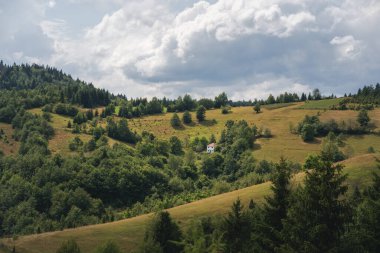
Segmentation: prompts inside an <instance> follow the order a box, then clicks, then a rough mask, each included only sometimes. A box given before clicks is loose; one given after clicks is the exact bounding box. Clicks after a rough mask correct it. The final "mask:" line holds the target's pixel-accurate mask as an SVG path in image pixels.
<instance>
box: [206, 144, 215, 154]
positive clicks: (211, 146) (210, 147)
mask: <svg viewBox="0 0 380 253" xmlns="http://www.w3.org/2000/svg"><path fill="white" fill-rule="evenodd" d="M215 146H216V144H215V143H210V144H208V145H207V153H208V154H211V153H214V151H215Z"/></svg>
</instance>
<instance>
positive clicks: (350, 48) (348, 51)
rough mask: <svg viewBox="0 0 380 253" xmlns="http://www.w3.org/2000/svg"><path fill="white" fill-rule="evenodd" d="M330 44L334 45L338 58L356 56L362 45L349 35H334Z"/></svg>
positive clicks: (352, 57)
mask: <svg viewBox="0 0 380 253" xmlns="http://www.w3.org/2000/svg"><path fill="white" fill-rule="evenodd" d="M330 44H331V45H334V46H336V48H337V51H338V53H339V59H340V60H344V59H354V58H356V57H358V56H359V55H360V52H361V47H362V46H361V44H362V42H361V41H359V40H355V38H354V37H353V36H351V35H349V36H344V37H339V36H336V37H334V38H333V39H332V40H331V41H330Z"/></svg>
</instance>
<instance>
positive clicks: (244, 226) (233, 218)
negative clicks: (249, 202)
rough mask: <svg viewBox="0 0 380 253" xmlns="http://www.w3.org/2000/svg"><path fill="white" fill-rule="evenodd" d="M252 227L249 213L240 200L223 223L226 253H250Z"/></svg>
mask: <svg viewBox="0 0 380 253" xmlns="http://www.w3.org/2000/svg"><path fill="white" fill-rule="evenodd" d="M250 226H251V224H250V220H249V216H248V213H247V212H245V211H244V210H243V205H242V203H241V201H240V199H237V200H236V201H235V202H234V203H233V204H232V208H231V211H230V212H229V213H228V215H227V217H226V218H225V220H224V222H223V229H224V231H225V234H224V242H225V244H226V252H229V253H235V252H236V253H239V252H250V247H249V244H250V240H249V239H250Z"/></svg>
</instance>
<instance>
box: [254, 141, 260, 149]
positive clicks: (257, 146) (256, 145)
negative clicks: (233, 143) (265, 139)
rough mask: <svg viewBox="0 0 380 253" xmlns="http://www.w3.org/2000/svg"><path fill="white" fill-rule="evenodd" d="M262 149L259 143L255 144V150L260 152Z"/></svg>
mask: <svg viewBox="0 0 380 253" xmlns="http://www.w3.org/2000/svg"><path fill="white" fill-rule="evenodd" d="M260 149H261V145H260V144H258V143H254V144H253V150H260Z"/></svg>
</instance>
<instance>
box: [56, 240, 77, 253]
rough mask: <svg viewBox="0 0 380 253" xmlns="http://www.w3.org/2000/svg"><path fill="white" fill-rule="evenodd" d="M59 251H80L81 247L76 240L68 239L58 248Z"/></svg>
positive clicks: (74, 252) (63, 252)
mask: <svg viewBox="0 0 380 253" xmlns="http://www.w3.org/2000/svg"><path fill="white" fill-rule="evenodd" d="M57 253H80V248H79V246H78V244H77V243H76V241H74V240H68V241H67V242H64V243H62V245H61V247H59V248H58V250H57Z"/></svg>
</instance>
